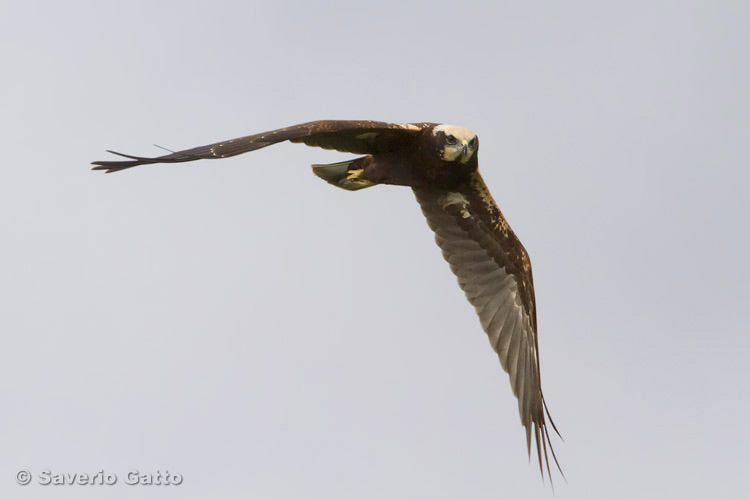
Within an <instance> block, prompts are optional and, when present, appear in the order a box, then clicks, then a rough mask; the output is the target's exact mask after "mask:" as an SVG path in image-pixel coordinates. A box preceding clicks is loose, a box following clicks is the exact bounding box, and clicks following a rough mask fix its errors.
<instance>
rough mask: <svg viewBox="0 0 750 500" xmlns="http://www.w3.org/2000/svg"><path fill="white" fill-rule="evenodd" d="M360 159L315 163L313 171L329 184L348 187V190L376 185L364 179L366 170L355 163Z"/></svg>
mask: <svg viewBox="0 0 750 500" xmlns="http://www.w3.org/2000/svg"><path fill="white" fill-rule="evenodd" d="M357 161H358V160H357V159H355V160H349V161H342V162H339V163H331V164H328V165H313V166H312V169H313V173H314V174H315V175H317V176H318V177H320V178H321V179H323V180H324V181H326V182H327V183H328V184H331V185H333V186H336V187H339V188H341V189H346V190H347V191H357V190H359V189H364V188H368V187H370V186H375V183H373V182H370V181H368V180H367V179H362V178H361V175H362V172H364V170H363V169H361V168H359V169H358V168H356V165H353V164H354V163H356V162H357Z"/></svg>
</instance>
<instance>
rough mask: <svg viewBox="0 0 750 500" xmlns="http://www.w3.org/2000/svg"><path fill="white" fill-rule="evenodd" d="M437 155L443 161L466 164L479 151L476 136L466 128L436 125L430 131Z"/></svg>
mask: <svg viewBox="0 0 750 500" xmlns="http://www.w3.org/2000/svg"><path fill="white" fill-rule="evenodd" d="M432 135H433V137H434V139H435V142H436V145H437V149H438V154H439V155H440V158H441V159H442V160H443V161H446V162H460V163H462V164H466V163H467V162H468V161H469V160H471V158H472V157H473V156H475V155H476V154H477V150H478V149H479V139H478V138H477V135H476V134H475V133H474V132H472V131H471V130H469V129H468V128H464V127H458V126H456V125H438V126H436V127H435V128H433V129H432Z"/></svg>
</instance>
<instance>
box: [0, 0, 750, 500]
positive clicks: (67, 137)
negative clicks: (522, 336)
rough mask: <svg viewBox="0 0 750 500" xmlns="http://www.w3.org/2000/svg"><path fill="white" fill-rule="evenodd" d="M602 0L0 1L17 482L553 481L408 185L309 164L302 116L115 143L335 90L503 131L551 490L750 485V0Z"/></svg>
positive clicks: (404, 111)
mask: <svg viewBox="0 0 750 500" xmlns="http://www.w3.org/2000/svg"><path fill="white" fill-rule="evenodd" d="M607 4H608V5H605V3H604V2H566V3H565V5H562V4H555V5H552V3H551V2H548V5H543V6H532V5H531V4H530V3H529V2H493V3H491V2H477V3H472V2H441V1H431V2H411V3H400V2H372V3H362V4H360V3H357V2H324V1H320V2H309V3H307V4H304V5H302V4H298V3H294V2H289V3H283V2H276V3H274V2H257V3H254V2H211V3H210V4H209V3H208V2H206V3H201V2H176V1H164V2H153V1H148V2H146V1H142V2H141V1H128V2H93V1H91V2H85V1H71V2H37V3H34V2H25V3H21V2H4V3H2V4H0V56H2V61H3V67H4V71H3V74H4V76H3V78H2V81H1V82H0V88H1V89H2V96H3V97H2V104H1V108H0V115H1V116H2V118H1V119H0V126H2V136H3V137H4V141H3V143H4V145H5V147H4V148H3V149H4V161H3V163H4V168H2V169H0V209H1V210H2V216H0V224H2V232H3V234H4V235H5V237H4V238H3V251H2V254H3V259H2V263H1V264H0V281H1V282H2V286H0V308H1V309H0V318H2V319H1V321H2V323H1V326H2V332H3V334H2V338H3V342H2V348H0V395H1V396H2V408H3V411H2V412H0V449H1V450H2V452H1V453H0V497H2V498H17V499H24V498H29V499H38V498H55V499H69V498H76V499H88V498H91V499H94V498H96V499H108V498H128V499H130V498H133V499H136V498H147V499H150V498H154V499H156V498H158V499H168V498H195V499H199V498H208V497H212V498H252V499H255V498H257V499H298V498H309V499H327V500H331V499H350V498H357V499H370V498H372V499H381V498H394V499H396V498H403V499H407V498H408V499H414V498H420V499H453V498H476V499H497V498H514V499H522V498H523V499H527V498H529V499H530V498H551V492H550V491H549V488H548V487H544V486H543V485H542V483H541V480H540V479H539V476H538V470H537V468H536V466H535V464H534V463H532V464H531V465H529V464H528V461H527V458H526V450H525V437H524V433H523V429H522V427H521V425H520V421H519V418H518V411H517V403H516V400H515V398H513V396H512V394H511V390H510V387H509V383H508V379H507V375H506V374H505V373H504V372H503V371H502V369H501V368H500V365H499V363H498V361H497V357H496V355H495V354H494V353H493V351H492V349H491V348H490V346H489V344H488V342H487V339H486V336H485V335H484V333H483V332H482V330H481V327H480V325H479V322H478V320H477V318H476V317H475V314H474V311H473V309H472V307H471V306H470V305H469V304H468V302H467V301H466V300H465V299H464V297H463V293H462V292H461V290H460V289H459V288H458V286H457V285H456V280H455V277H453V275H452V274H451V272H450V270H449V269H448V266H447V264H446V263H445V262H444V261H443V260H442V257H441V255H440V251H439V249H438V248H437V246H436V245H435V243H434V240H433V235H432V233H431V231H430V230H429V229H428V227H427V225H426V223H425V221H424V218H423V216H422V214H421V213H420V211H419V207H418V205H417V203H416V202H415V200H414V196H413V195H412V193H411V192H410V190H408V189H405V188H396V187H385V186H383V187H377V188H373V189H368V190H365V191H362V192H358V193H347V192H344V191H341V190H336V189H333V188H331V187H330V186H328V185H327V184H325V183H324V182H322V181H320V180H319V179H316V178H315V177H314V176H313V175H312V174H311V172H310V170H309V167H308V165H309V164H311V163H321V162H322V163H325V162H333V161H337V160H340V159H345V158H347V156H346V155H341V154H337V153H332V152H326V151H321V150H314V149H310V148H305V147H303V146H298V145H280V146H276V147H273V148H268V149H265V150H262V151H257V152H254V153H251V154H248V155H244V156H240V157H237V158H234V159H228V160H223V161H220V162H196V163H192V164H184V165H167V166H144V167H139V168H137V169H134V170H132V171H128V172H123V173H121V174H113V175H103V174H101V173H95V172H90V171H89V169H88V163H89V162H90V161H92V160H102V159H107V157H108V155H107V153H105V152H104V149H115V150H118V151H123V152H127V153H134V154H143V155H154V154H159V153H160V150H158V149H157V148H154V147H153V146H152V144H153V143H156V144H159V145H162V146H164V147H167V148H170V149H181V148H185V147H191V146H197V145H201V144H206V143H209V142H214V141H218V140H222V139H228V138H232V137H237V136H241V135H246V134H250V133H255V132H261V131H264V130H270V129H273V128H277V127H281V126H285V125H291V124H295V123H300V122H304V121H309V120H315V119H327V118H337V119H373V120H384V121H397V122H405V121H436V122H446V123H455V124H459V125H463V126H466V127H469V128H471V129H473V130H474V131H476V132H477V133H478V135H479V136H480V138H481V151H480V153H479V156H480V169H481V171H482V173H483V175H484V177H485V180H486V182H487V184H488V185H489V187H490V189H491V191H492V193H493V195H494V197H495V199H496V200H497V202H498V204H499V205H500V207H501V209H502V210H503V212H504V213H505V215H506V217H507V218H508V220H509V221H510V223H511V225H512V226H513V228H514V229H515V231H516V233H517V234H518V235H519V237H520V238H521V240H522V241H523V243H524V245H525V246H526V248H527V249H528V251H529V253H530V255H531V259H532V263H533V266H534V279H535V285H536V293H537V305H538V309H539V335H540V351H541V365H542V380H543V385H544V391H545V396H546V399H547V401H548V403H549V406H550V410H551V412H552V415H553V417H554V419H555V422H556V423H557V424H558V426H559V428H560V430H561V432H562V434H563V436H564V438H565V442H564V443H563V442H561V441H560V440H553V442H554V444H555V448H556V451H557V453H558V457H559V458H560V461H561V463H562V465H563V468H564V470H565V472H566V475H567V477H568V483H567V484H566V483H565V482H564V481H563V480H562V479H560V478H559V476H558V477H557V488H556V492H557V494H556V497H555V498H560V499H567V498H570V499H573V498H575V499H577V500H580V499H602V498H627V499H657V498H658V499H681V500H682V499H693V498H694V499H698V498H701V499H703V498H740V494H741V493H742V492H744V491H745V490H746V489H747V488H746V484H745V481H744V478H745V474H746V466H747V464H748V458H747V457H748V451H747V448H746V445H747V443H748V442H750V432H748V430H747V428H746V426H745V423H746V418H747V415H748V413H749V412H750V395H749V391H748V389H747V387H746V382H747V381H748V380H750V368H748V366H747V363H746V358H747V353H748V350H749V349H750V341H749V340H748V335H747V334H748V325H750V313H748V308H747V303H748V298H749V294H748V291H747V282H748V278H750V272H749V271H750V265H749V264H748V261H747V255H748V251H750V244H749V242H750V237H749V236H750V234H749V230H748V222H747V218H748V215H749V214H750V202H749V201H748V196H747V194H746V193H747V190H748V181H749V180H750V174H748V156H749V155H748V144H750V99H749V98H748V89H749V88H750V87H749V86H750V66H749V65H748V63H747V61H748V60H750V50H749V49H750V34H749V32H748V30H747V26H748V24H749V23H750V15H749V14H750V8H749V7H748V4H747V3H746V2H718V3H709V2H627V3H621V4H619V5H613V4H611V3H607ZM20 469H28V470H30V471H31V472H32V473H33V474H35V475H36V474H38V473H39V472H40V471H42V470H44V469H50V470H51V471H52V472H88V473H93V472H96V471H98V470H100V469H104V470H105V471H107V472H114V473H116V474H117V475H118V477H119V478H120V483H119V484H118V485H116V486H111V487H108V486H88V487H84V486H65V487H62V486H58V487H51V486H46V487H45V486H40V485H39V484H37V479H36V477H35V478H34V480H33V481H32V484H31V485H28V486H25V487H22V486H19V485H18V484H17V483H16V481H15V479H14V476H15V474H16V472H17V471H19V470H20ZM131 469H138V470H140V471H143V472H154V471H156V470H162V471H163V470H165V469H168V470H170V471H173V472H178V473H180V474H182V475H183V477H184V482H183V484H182V485H180V486H178V487H176V486H172V487H151V488H147V487H136V486H127V485H124V484H122V482H123V480H124V477H125V475H126V473H127V471H128V470H131Z"/></svg>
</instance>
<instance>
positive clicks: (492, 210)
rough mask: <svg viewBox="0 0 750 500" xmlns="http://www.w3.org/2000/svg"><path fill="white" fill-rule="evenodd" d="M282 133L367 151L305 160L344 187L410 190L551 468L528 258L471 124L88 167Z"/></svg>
mask: <svg viewBox="0 0 750 500" xmlns="http://www.w3.org/2000/svg"><path fill="white" fill-rule="evenodd" d="M283 141H291V142H295V143H304V144H306V145H308V146H315V147H320V148H324V149H335V150H338V151H342V152H348V153H355V154H364V155H366V156H363V157H361V158H356V159H353V160H350V161H346V162H341V163H336V164H332V165H314V166H313V171H314V173H315V174H316V175H318V176H319V177H321V178H323V179H325V180H326V181H327V182H329V183H331V184H333V185H335V186H338V187H341V188H343V189H347V190H358V189H363V188H366V187H370V186H374V185H377V184H395V185H403V186H409V187H411V188H412V189H413V191H414V193H415V195H416V197H417V201H418V202H419V204H420V206H421V208H422V212H423V213H424V215H425V217H426V218H427V223H428V225H429V226H430V228H431V229H432V230H433V231H434V232H435V239H436V242H437V244H438V246H439V247H440V248H441V249H442V251H443V256H444V257H445V259H446V260H447V261H448V263H449V264H450V267H451V270H452V271H453V273H454V274H455V275H456V276H457V278H458V283H459V286H460V287H461V288H462V289H463V291H464V292H465V294H466V297H467V299H468V300H469V302H470V303H471V304H472V305H473V306H474V308H475V309H476V312H477V314H478V316H479V319H480V322H481V325H482V328H483V329H484V331H485V332H486V333H487V335H488V337H489V340H490V344H491V345H492V347H493V349H494V350H495V351H496V352H497V354H498V356H499V358H500V363H501V365H502V367H503V368H504V369H505V371H506V372H508V374H509V375H510V382H511V388H512V390H513V394H515V395H516V397H517V398H518V402H519V403H518V404H519V413H520V416H521V423H522V424H523V426H524V427H525V428H526V439H527V447H528V450H529V453H530V452H531V440H532V435H533V437H534V440H535V442H536V449H537V455H538V458H539V466H540V469H541V470H542V475H544V469H543V467H542V465H543V463H546V468H547V471H548V472H550V467H549V460H548V455H547V446H548V444H549V449H550V452H551V454H552V456H553V458H554V460H555V463H557V459H556V458H555V456H554V451H553V450H552V447H551V444H550V443H549V432H548V427H547V426H548V423H549V424H551V425H552V427H553V428H554V423H553V422H552V420H551V418H550V417H549V412H548V411H547V407H546V403H545V401H544V396H543V393H542V388H541V380H540V371H539V347H538V346H539V343H538V338H537V320H536V302H535V299H534V283H533V277H532V272H531V262H530V260H529V257H528V254H527V253H526V250H525V249H524V247H523V245H522V244H521V242H520V241H519V240H518V238H517V237H516V235H515V234H514V233H513V231H512V230H511V228H510V226H509V225H508V223H507V221H506V220H505V218H504V217H503V214H502V213H501V212H500V210H499V208H498V207H497V204H496V203H495V201H494V200H493V198H492V195H490V192H489V190H488V189H487V186H486V185H485V183H484V181H483V179H482V177H481V175H480V174H479V171H478V162H477V151H478V148H479V143H478V139H477V137H476V135H475V134H474V133H473V132H471V131H470V130H468V129H465V128H463V127H456V126H451V125H441V124H435V123H407V124H398V123H385V122H374V121H339V120H325V121H315V122H309V123H304V124H301V125H295V126H292V127H286V128H282V129H278V130H273V131H269V132H263V133H260V134H255V135H250V136H246V137H241V138H238V139H232V140H227V141H223V142H219V143H215V144H209V145H207V146H200V147H197V148H192V149H187V150H184V151H178V152H175V153H170V154H168V155H164V156H160V157H156V158H145V157H137V156H131V155H124V154H121V153H115V154H117V155H120V156H123V157H125V158H127V160H117V161H97V162H94V165H96V167H94V170H104V171H106V172H108V173H109V172H117V171H120V170H124V169H127V168H131V167H135V166H137V165H143V164H150V163H180V162H187V161H194V160H200V159H218V158H228V157H231V156H235V155H238V154H242V153H246V152H249V151H254V150H257V149H261V148H264V147H266V146H270V145H272V144H276V143H279V142H283ZM555 430H556V429H555ZM543 457H544V458H543ZM558 468H559V465H558Z"/></svg>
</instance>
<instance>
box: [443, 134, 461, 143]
mask: <svg viewBox="0 0 750 500" xmlns="http://www.w3.org/2000/svg"><path fill="white" fill-rule="evenodd" d="M445 142H447V143H448V144H451V145H452V144H456V143H457V142H458V141H456V136H454V135H453V134H448V135H446V136H445Z"/></svg>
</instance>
